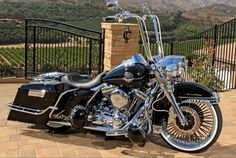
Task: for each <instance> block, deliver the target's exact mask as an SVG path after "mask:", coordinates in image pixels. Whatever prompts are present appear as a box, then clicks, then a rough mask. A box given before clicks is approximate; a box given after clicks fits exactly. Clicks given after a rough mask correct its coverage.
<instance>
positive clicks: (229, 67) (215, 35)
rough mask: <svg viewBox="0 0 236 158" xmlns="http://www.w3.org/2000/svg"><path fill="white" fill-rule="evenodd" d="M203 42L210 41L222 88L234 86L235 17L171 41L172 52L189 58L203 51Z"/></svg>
mask: <svg viewBox="0 0 236 158" xmlns="http://www.w3.org/2000/svg"><path fill="white" fill-rule="evenodd" d="M205 43H212V45H213V46H212V47H213V57H212V65H213V66H215V68H216V76H217V77H218V78H219V79H221V80H222V81H223V82H224V89H232V88H236V19H233V20H231V21H229V22H226V23H224V24H221V25H215V27H213V28H211V29H209V30H206V31H204V32H201V33H199V34H196V35H194V36H191V37H188V38H186V39H183V40H180V41H177V42H175V43H173V52H172V54H181V55H185V56H186V57H187V58H188V59H189V60H191V59H192V57H193V56H195V55H201V54H202V53H204V51H205V50H204V46H205Z"/></svg>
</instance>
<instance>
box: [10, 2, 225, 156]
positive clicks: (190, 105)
mask: <svg viewBox="0 0 236 158" xmlns="http://www.w3.org/2000/svg"><path fill="white" fill-rule="evenodd" d="M109 5H110V6H112V7H114V5H115V4H113V3H110V4H109ZM127 18H135V19H136V20H137V22H138V24H139V27H140V34H141V37H142V41H143V45H144V50H145V52H146V56H147V60H146V59H145V58H144V57H143V56H142V55H140V54H138V55H134V56H133V57H132V58H131V59H129V60H127V61H124V62H123V63H121V64H120V65H118V66H117V67H115V68H113V69H112V70H110V71H109V72H103V73H101V74H100V75H98V76H97V77H96V78H94V79H92V78H91V77H89V76H86V75H85V76H83V75H80V74H77V73H70V74H65V73H59V72H54V73H47V74H42V75H40V76H38V77H36V78H34V80H33V81H32V82H30V83H28V84H24V85H22V86H21V87H20V88H19V90H18V92H17V95H16V97H15V100H14V102H13V103H10V104H9V108H10V109H11V111H10V114H9V116H8V120H14V121H20V122H27V123H33V124H39V125H46V126H47V127H48V128H49V129H51V130H54V131H57V130H66V129H69V128H71V127H72V128H76V129H87V130H94V131H103V132H105V134H106V136H126V137H128V138H129V139H130V141H131V142H132V143H134V144H138V145H140V146H144V145H145V142H146V141H147V135H149V134H152V133H153V132H159V133H160V134H161V136H162V137H163V138H164V140H165V141H166V142H167V143H168V144H170V145H171V146H173V147H175V148H176V149H178V150H182V151H187V152H199V151H202V150H205V149H207V148H209V147H210V146H212V145H213V144H214V143H215V142H216V140H217V138H218V137H219V135H220V132H221V128H222V115H221V111H220V108H219V105H218V102H219V97H218V95H217V93H216V92H214V91H212V90H211V89H209V88H207V87H205V86H203V85H201V84H198V83H194V82H185V81H184V78H183V74H184V70H185V69H186V63H185V61H184V60H183V58H182V57H180V56H171V57H170V56H168V57H164V56H163V47H162V39H161V32H160V25H159V20H158V17H157V16H155V15H146V16H143V17H140V16H138V15H135V14H131V13H130V12H128V11H123V12H122V13H119V14H117V15H115V16H109V17H108V18H107V19H115V20H119V21H120V22H121V21H122V20H123V19H127ZM145 20H152V21H153V23H154V29H155V34H156V39H157V48H158V52H159V55H158V56H156V57H152V55H151V51H150V43H149V37H148V31H147V27H146V25H145ZM170 58H173V59H174V61H176V60H177V61H178V63H177V64H176V63H172V64H168V65H165V64H163V63H169V60H170ZM165 61H168V62H165Z"/></svg>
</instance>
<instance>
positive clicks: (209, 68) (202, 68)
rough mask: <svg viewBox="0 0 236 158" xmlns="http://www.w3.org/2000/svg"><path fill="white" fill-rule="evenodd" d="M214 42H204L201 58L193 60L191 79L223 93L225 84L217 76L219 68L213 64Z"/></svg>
mask: <svg viewBox="0 0 236 158" xmlns="http://www.w3.org/2000/svg"><path fill="white" fill-rule="evenodd" d="M213 45H214V42H213V41H210V42H204V47H203V50H202V53H201V55H200V56H198V57H197V58H196V59H192V67H191V68H190V74H191V78H192V79H193V80H194V81H196V82H199V83H202V84H204V85H206V86H208V87H210V88H212V89H213V90H216V91H221V90H222V89H223V85H224V82H223V81H222V80H220V79H219V78H218V77H217V76H216V71H217V67H216V66H215V65H213V64H212V59H213V53H215V50H214V48H213Z"/></svg>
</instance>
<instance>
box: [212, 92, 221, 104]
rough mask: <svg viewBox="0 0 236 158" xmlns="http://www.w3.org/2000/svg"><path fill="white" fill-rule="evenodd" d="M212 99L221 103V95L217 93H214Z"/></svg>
mask: <svg viewBox="0 0 236 158" xmlns="http://www.w3.org/2000/svg"><path fill="white" fill-rule="evenodd" d="M212 96H213V97H212V98H213V99H215V100H216V101H217V102H220V95H219V94H218V93H217V92H212Z"/></svg>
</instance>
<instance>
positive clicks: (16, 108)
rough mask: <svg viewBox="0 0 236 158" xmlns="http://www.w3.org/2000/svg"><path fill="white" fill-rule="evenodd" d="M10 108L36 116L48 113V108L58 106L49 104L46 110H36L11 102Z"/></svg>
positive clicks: (53, 108)
mask: <svg viewBox="0 0 236 158" xmlns="http://www.w3.org/2000/svg"><path fill="white" fill-rule="evenodd" d="M8 108H9V109H11V110H13V111H18V112H22V113H27V114H31V115H36V116H38V115H42V114H44V113H46V112H47V111H48V110H57V108H56V107H53V106H49V107H48V108H46V109H45V110H36V109H31V108H26V107H22V106H18V105H14V104H13V103H9V104H8Z"/></svg>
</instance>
